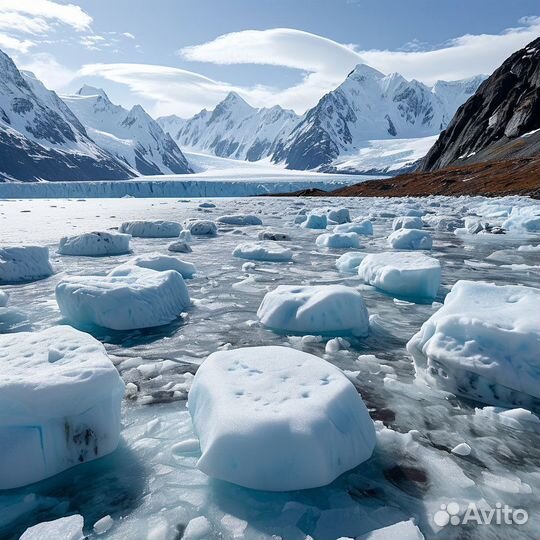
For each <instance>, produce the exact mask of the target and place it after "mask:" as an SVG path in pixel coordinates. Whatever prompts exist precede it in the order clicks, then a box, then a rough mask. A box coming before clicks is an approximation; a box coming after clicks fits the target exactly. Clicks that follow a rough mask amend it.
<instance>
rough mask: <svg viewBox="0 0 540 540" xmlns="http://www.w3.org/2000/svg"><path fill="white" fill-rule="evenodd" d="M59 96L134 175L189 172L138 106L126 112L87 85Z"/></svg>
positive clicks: (165, 135)
mask: <svg viewBox="0 0 540 540" xmlns="http://www.w3.org/2000/svg"><path fill="white" fill-rule="evenodd" d="M62 99H63V100H64V102H65V103H66V104H67V105H68V106H69V108H70V109H71V110H72V111H73V112H74V113H75V114H76V115H77V117H78V118H79V120H80V121H81V122H82V123H83V125H84V126H85V127H86V129H87V130H88V134H89V135H90V137H92V139H94V140H95V141H96V142H97V143H98V144H99V145H100V146H101V147H102V148H105V149H106V150H107V151H108V152H110V153H111V154H112V155H113V156H115V157H116V158H117V159H119V160H121V161H122V162H123V163H125V164H126V165H127V166H129V167H130V168H131V169H133V170H134V171H136V174H137V173H138V174H143V175H156V174H158V175H159V174H185V173H190V172H192V171H191V169H190V167H189V165H188V162H187V160H186V158H185V156H184V154H183V153H182V151H181V150H180V148H178V145H177V144H176V143H175V142H174V141H173V139H172V138H171V136H170V135H169V134H168V133H165V132H164V131H163V129H162V128H161V126H160V125H159V124H158V123H157V122H156V121H155V120H154V119H153V118H152V117H151V116H150V115H149V114H148V113H147V112H146V111H145V110H144V109H143V108H142V107H141V106H140V105H135V106H134V107H133V108H132V109H131V110H129V111H128V110H127V109H124V107H122V106H121V105H115V104H113V103H112V102H111V101H110V99H109V98H108V96H107V94H106V93H105V92H104V91H103V90H101V89H99V88H93V87H91V86H87V85H85V86H83V87H82V88H81V89H80V90H79V91H78V92H77V94H75V95H70V96H62Z"/></svg>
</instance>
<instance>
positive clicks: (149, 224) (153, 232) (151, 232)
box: [118, 220, 182, 238]
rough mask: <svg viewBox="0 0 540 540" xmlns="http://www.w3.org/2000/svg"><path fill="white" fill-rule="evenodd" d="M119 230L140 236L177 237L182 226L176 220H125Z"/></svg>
mask: <svg viewBox="0 0 540 540" xmlns="http://www.w3.org/2000/svg"><path fill="white" fill-rule="evenodd" d="M118 230H119V231H120V232H121V233H127V234H131V236H134V237H140V238H175V237H177V236H178V235H179V234H180V231H181V230H182V228H181V227H180V223H177V222H176V221H161V220H158V221H125V222H124V223H122V225H120V228H119V229H118Z"/></svg>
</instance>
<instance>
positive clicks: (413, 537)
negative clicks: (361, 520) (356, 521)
mask: <svg viewBox="0 0 540 540" xmlns="http://www.w3.org/2000/svg"><path fill="white" fill-rule="evenodd" d="M356 540H424V535H423V534H422V533H421V532H420V530H419V529H418V527H417V526H416V525H415V524H414V523H413V522H412V521H411V520H410V519H409V520H407V521H400V522H398V523H394V524H393V525H388V527H383V528H381V529H377V530H375V531H373V532H369V533H367V534H363V535H362V536H359V537H358V538H356Z"/></svg>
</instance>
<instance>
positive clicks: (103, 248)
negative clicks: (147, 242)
mask: <svg viewBox="0 0 540 540" xmlns="http://www.w3.org/2000/svg"><path fill="white" fill-rule="evenodd" d="M130 240H131V235H129V234H122V233H117V232H108V231H100V232H89V233H84V234H79V235H77V236H64V237H63V238H61V239H60V244H59V246H58V253H60V255H79V256H85V257H105V256H107V255H123V254H124V253H129V251H130V247H129V241H130Z"/></svg>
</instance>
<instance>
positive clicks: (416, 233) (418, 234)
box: [388, 229, 433, 250]
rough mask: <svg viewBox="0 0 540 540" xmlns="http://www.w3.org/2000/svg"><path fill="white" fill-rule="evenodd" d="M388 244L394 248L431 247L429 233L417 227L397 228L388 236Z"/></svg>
mask: <svg viewBox="0 0 540 540" xmlns="http://www.w3.org/2000/svg"><path fill="white" fill-rule="evenodd" d="M388 245H389V246H390V247H392V248H394V249H411V250H412V249H431V247H432V246H433V240H432V238H431V234H429V233H428V232H425V231H421V230H419V229H398V230H397V231H394V232H393V233H392V234H391V235H390V236H389V237H388Z"/></svg>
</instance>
